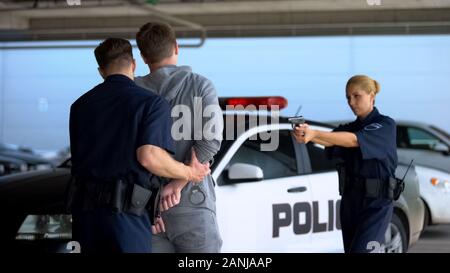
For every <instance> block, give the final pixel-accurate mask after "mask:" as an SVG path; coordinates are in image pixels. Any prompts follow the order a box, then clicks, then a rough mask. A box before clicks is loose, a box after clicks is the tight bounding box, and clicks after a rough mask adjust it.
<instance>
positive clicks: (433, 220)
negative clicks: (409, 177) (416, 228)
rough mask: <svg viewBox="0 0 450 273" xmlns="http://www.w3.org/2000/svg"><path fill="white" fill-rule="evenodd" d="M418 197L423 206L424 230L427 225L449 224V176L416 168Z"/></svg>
mask: <svg viewBox="0 0 450 273" xmlns="http://www.w3.org/2000/svg"><path fill="white" fill-rule="evenodd" d="M416 173H417V176H418V177H419V182H420V197H421V198H422V199H423V201H424V204H425V210H424V213H425V215H424V229H425V227H426V226H427V225H435V224H450V174H449V173H447V172H442V171H439V170H436V169H432V168H428V167H424V166H416Z"/></svg>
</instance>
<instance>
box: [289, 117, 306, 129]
mask: <svg viewBox="0 0 450 273" xmlns="http://www.w3.org/2000/svg"><path fill="white" fill-rule="evenodd" d="M288 121H289V122H290V123H292V128H295V127H297V126H299V125H300V124H303V123H305V119H304V118H303V116H297V117H291V118H288Z"/></svg>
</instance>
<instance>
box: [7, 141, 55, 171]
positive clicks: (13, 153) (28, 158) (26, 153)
mask: <svg viewBox="0 0 450 273" xmlns="http://www.w3.org/2000/svg"><path fill="white" fill-rule="evenodd" d="M0 156H5V157H9V158H15V159H17V160H20V161H22V162H25V163H26V165H27V170H42V169H50V168H52V167H53V164H52V162H51V161H50V160H47V159H45V158H43V157H42V156H40V155H37V154H34V153H33V151H32V150H31V149H28V148H21V147H20V146H16V145H11V144H5V143H0Z"/></svg>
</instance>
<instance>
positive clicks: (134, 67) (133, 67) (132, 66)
mask: <svg viewBox="0 0 450 273" xmlns="http://www.w3.org/2000/svg"><path fill="white" fill-rule="evenodd" d="M131 69H133V73H134V72H135V71H136V59H133V61H132V62H131Z"/></svg>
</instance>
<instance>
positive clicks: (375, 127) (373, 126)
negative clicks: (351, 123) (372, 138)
mask: <svg viewBox="0 0 450 273" xmlns="http://www.w3.org/2000/svg"><path fill="white" fill-rule="evenodd" d="M382 127H383V125H381V124H379V123H372V124H369V125H367V126H366V127H364V130H366V131H375V130H378V129H381V128H382Z"/></svg>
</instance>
